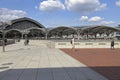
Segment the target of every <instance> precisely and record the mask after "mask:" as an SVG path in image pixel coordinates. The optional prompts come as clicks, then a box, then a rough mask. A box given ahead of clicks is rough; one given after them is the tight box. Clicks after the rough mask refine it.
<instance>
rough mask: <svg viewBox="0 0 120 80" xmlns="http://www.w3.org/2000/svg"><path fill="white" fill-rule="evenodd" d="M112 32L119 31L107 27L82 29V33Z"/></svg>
mask: <svg viewBox="0 0 120 80" xmlns="http://www.w3.org/2000/svg"><path fill="white" fill-rule="evenodd" d="M108 31H111V32H114V31H119V29H117V28H114V27H108V26H91V27H87V28H83V29H82V32H84V33H86V32H87V33H104V32H108Z"/></svg>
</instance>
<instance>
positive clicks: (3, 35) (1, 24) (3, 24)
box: [0, 21, 11, 52]
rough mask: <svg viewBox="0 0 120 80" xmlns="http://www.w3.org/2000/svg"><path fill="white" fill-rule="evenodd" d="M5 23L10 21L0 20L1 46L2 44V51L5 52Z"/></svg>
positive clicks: (8, 23) (7, 23) (9, 23)
mask: <svg viewBox="0 0 120 80" xmlns="http://www.w3.org/2000/svg"><path fill="white" fill-rule="evenodd" d="M7 25H11V21H6V22H0V26H2V46H3V52H5V31H4V30H5V27H6V26H7Z"/></svg>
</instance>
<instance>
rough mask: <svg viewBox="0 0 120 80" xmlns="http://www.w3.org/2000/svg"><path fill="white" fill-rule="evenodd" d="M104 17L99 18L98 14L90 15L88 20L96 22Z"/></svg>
mask: <svg viewBox="0 0 120 80" xmlns="http://www.w3.org/2000/svg"><path fill="white" fill-rule="evenodd" d="M103 19H104V18H101V17H99V16H94V17H91V18H90V19H89V20H88V21H89V22H98V21H101V20H103Z"/></svg>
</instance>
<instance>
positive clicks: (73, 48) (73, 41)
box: [71, 37, 75, 51]
mask: <svg viewBox="0 0 120 80" xmlns="http://www.w3.org/2000/svg"><path fill="white" fill-rule="evenodd" d="M71 45H72V50H73V51H74V50H75V39H74V37H73V38H72V39H71Z"/></svg>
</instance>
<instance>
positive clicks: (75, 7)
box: [65, 0, 107, 13]
mask: <svg viewBox="0 0 120 80" xmlns="http://www.w3.org/2000/svg"><path fill="white" fill-rule="evenodd" d="M65 4H66V7H67V9H68V10H70V11H75V12H83V13H89V12H93V11H98V10H103V9H105V8H106V6H107V4H105V3H103V4H101V3H100V2H99V0H65Z"/></svg>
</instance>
